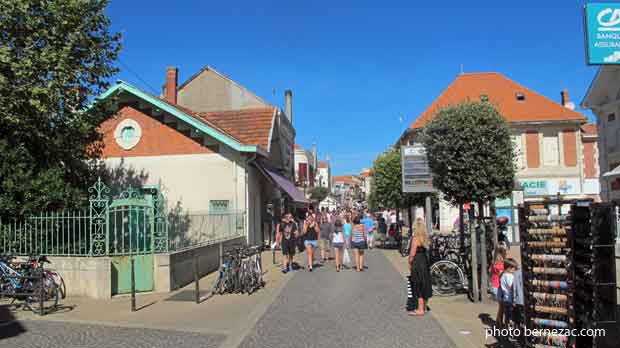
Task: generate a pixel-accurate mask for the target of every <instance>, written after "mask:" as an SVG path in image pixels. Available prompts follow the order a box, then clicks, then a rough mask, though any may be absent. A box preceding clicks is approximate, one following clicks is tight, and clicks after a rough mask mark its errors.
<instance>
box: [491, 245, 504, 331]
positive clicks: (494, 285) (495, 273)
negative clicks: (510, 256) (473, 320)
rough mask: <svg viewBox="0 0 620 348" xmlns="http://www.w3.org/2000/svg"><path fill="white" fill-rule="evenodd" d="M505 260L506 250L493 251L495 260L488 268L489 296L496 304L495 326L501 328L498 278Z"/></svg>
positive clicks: (501, 315) (501, 312) (501, 314)
mask: <svg viewBox="0 0 620 348" xmlns="http://www.w3.org/2000/svg"><path fill="white" fill-rule="evenodd" d="M505 258H506V249H504V248H497V249H496V250H495V260H494V262H493V264H492V265H491V267H489V273H491V295H492V296H493V300H495V301H497V302H498V305H497V315H496V317H495V322H496V323H497V326H499V327H501V326H503V325H502V324H503V320H502V317H503V316H504V312H503V310H502V306H501V301H500V300H499V297H498V290H499V276H500V274H502V272H503V271H504V259H505Z"/></svg>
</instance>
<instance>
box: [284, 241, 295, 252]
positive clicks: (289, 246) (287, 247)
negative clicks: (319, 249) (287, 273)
mask: <svg viewBox="0 0 620 348" xmlns="http://www.w3.org/2000/svg"><path fill="white" fill-rule="evenodd" d="M282 255H288V256H295V240H294V239H282Z"/></svg>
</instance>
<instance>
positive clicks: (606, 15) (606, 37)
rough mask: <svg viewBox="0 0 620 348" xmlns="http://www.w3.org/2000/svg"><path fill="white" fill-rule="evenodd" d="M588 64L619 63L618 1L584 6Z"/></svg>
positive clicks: (619, 18) (619, 8) (619, 7)
mask: <svg viewBox="0 0 620 348" xmlns="http://www.w3.org/2000/svg"><path fill="white" fill-rule="evenodd" d="M585 33H586V51H587V60H588V64H591V65H607V64H620V3H590V4H586V6H585Z"/></svg>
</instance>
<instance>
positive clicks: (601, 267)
mask: <svg viewBox="0 0 620 348" xmlns="http://www.w3.org/2000/svg"><path fill="white" fill-rule="evenodd" d="M571 215H572V216H571V219H572V221H573V223H572V231H571V232H572V233H571V234H570V237H571V249H572V253H571V254H572V258H573V260H572V261H573V262H572V270H571V271H572V273H573V275H574V291H575V301H574V304H575V312H576V318H575V320H576V327H577V329H579V330H581V329H598V328H600V329H604V330H608V329H609V328H612V327H614V326H615V325H617V323H616V320H617V318H616V310H615V309H616V269H615V267H616V264H615V246H614V243H615V240H614V236H613V229H614V228H615V223H616V222H615V220H616V218H615V208H614V206H613V205H611V204H603V203H598V204H591V205H590V206H573V208H572V209H571ZM605 339H606V338H605V337H595V336H593V335H591V336H587V335H580V336H578V337H577V338H576V348H591V347H592V348H594V347H607V346H609V344H611V343H612V342H604V340H605ZM614 344H617V342H615V343H614Z"/></svg>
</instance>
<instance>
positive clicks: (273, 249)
mask: <svg viewBox="0 0 620 348" xmlns="http://www.w3.org/2000/svg"><path fill="white" fill-rule="evenodd" d="M271 257H272V260H271V262H272V263H273V264H274V265H275V264H276V248H275V247H272V248H271Z"/></svg>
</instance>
